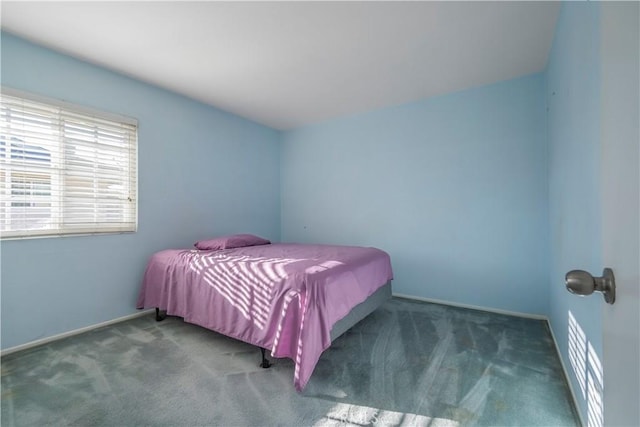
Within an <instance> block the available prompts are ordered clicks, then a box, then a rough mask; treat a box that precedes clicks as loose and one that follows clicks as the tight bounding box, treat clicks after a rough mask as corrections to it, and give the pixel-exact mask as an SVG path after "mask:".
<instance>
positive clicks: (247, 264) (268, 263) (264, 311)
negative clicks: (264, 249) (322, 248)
mask: <svg viewBox="0 0 640 427" xmlns="http://www.w3.org/2000/svg"><path fill="white" fill-rule="evenodd" d="M295 261H296V260H293V259H276V258H261V257H251V256H241V257H237V256H235V257H233V258H231V257H226V256H224V255H223V254H209V253H200V252H197V251H194V252H190V253H189V268H190V269H191V270H192V271H194V272H195V273H196V274H199V275H202V276H203V279H204V281H205V282H206V283H207V284H208V285H210V286H211V287H212V288H214V289H215V290H216V291H217V292H218V293H219V294H220V295H221V296H222V297H223V298H225V299H226V300H227V301H228V302H229V304H231V305H232V306H233V307H234V308H236V309H237V310H238V311H239V312H240V313H241V314H242V316H243V317H244V318H245V319H247V320H250V321H251V322H253V324H254V325H256V327H258V328H259V329H264V327H265V326H266V324H267V322H268V320H269V319H268V315H269V312H270V310H271V306H272V299H273V290H274V288H275V285H276V284H278V283H280V282H282V281H283V280H285V278H286V277H287V275H286V273H285V269H284V267H285V266H286V265H287V264H290V263H292V262H295Z"/></svg>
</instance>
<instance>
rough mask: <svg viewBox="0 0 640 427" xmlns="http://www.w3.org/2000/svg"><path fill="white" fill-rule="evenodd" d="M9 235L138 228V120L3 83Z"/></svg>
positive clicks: (0, 169) (0, 201)
mask: <svg viewBox="0 0 640 427" xmlns="http://www.w3.org/2000/svg"><path fill="white" fill-rule="evenodd" d="M0 106H1V112H0V235H1V236H2V238H17V237H31V236H58V235H69V234H94V233H120V232H130V231H135V230H136V227H137V218H138V216H137V197H136V193H137V145H138V140H137V122H136V121H135V120H133V119H130V118H127V117H120V116H116V115H112V114H108V113H102V112H95V111H90V110H89V109H86V108H83V107H78V106H73V105H70V104H66V103H63V102H60V101H52V100H45V99H43V98H39V97H35V96H33V95H28V94H24V93H20V92H18V91H15V90H13V89H8V88H2V97H1V98H0Z"/></svg>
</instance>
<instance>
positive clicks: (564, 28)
mask: <svg viewBox="0 0 640 427" xmlns="http://www.w3.org/2000/svg"><path fill="white" fill-rule="evenodd" d="M599 46H600V5H599V4H598V3H594V2H576V3H571V2H569V3H563V4H562V7H561V10H560V16H559V18H558V24H557V28H556V34H555V39H554V43H553V47H552V50H551V53H550V56H549V63H548V67H547V88H546V92H547V100H548V144H549V218H550V221H549V222H550V236H551V238H550V239H551V246H550V248H551V266H550V279H549V281H550V286H551V288H550V291H549V294H550V312H549V319H550V322H551V326H552V329H553V332H554V335H555V337H556V340H557V342H558V345H559V348H560V353H561V356H562V358H563V360H564V363H565V366H566V368H567V370H568V371H569V372H570V374H569V378H570V380H571V382H572V385H573V389H574V391H575V392H576V396H577V397H578V403H579V406H580V411H581V412H582V414H583V416H584V415H585V414H586V413H587V410H586V399H585V398H584V396H582V394H581V391H580V390H581V388H580V386H579V384H578V382H577V380H576V376H575V374H574V372H573V369H572V367H571V362H570V359H569V352H568V340H569V334H568V327H569V322H568V316H569V312H571V313H572V314H573V316H574V317H575V319H576V321H577V327H579V328H580V329H582V331H584V333H585V335H586V339H587V340H588V341H589V342H590V343H591V345H592V347H593V349H594V350H595V351H596V353H597V355H598V357H599V358H600V360H601V359H602V305H603V299H602V298H601V297H600V296H599V295H597V296H591V297H589V298H580V297H576V296H572V295H571V294H569V293H568V292H567V291H566V289H565V287H564V275H565V273H566V272H567V271H569V270H573V269H582V270H587V271H590V272H591V273H593V274H595V275H600V273H601V272H602V268H603V261H602V249H601V246H602V239H601V223H602V213H601V207H600V203H601V195H600V173H601V172H600V171H601V164H600V163H601V145H600V144H601V142H600V123H601V122H600V120H601V116H600V108H601V99H600V87H601V84H600V83H601V82H600V52H599ZM636 326H637V325H636ZM582 356H584V354H583V355H582ZM584 419H585V420H586V417H585V418H584Z"/></svg>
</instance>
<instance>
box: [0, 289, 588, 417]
mask: <svg viewBox="0 0 640 427" xmlns="http://www.w3.org/2000/svg"><path fill="white" fill-rule="evenodd" d="M259 359H260V352H259V351H258V350H257V349H256V348H255V347H252V346H250V345H247V344H244V343H241V342H238V341H235V340H232V339H229V338H226V337H224V336H221V335H218V334H216V333H214V332H211V331H208V330H206V329H203V328H200V327H198V326H194V325H190V324H186V323H184V322H183V321H182V320H181V319H179V318H167V319H166V320H165V321H163V322H160V323H158V322H156V321H155V320H154V316H153V315H149V316H144V317H141V318H137V319H133V320H129V321H126V322H122V323H118V324H116V325H112V326H108V327H105V328H101V329H97V330H94V331H92V332H88V333H85V334H82V335H78V336H74V337H71V338H67V339H65V340H61V341H57V342H55V343H51V344H49V345H45V346H41V347H37V348H33V349H30V350H25V351H22V352H18V353H14V354H11V355H9V356H5V357H3V358H2V361H1V362H2V418H1V422H2V426H6V427H8V426H43V425H77V426H90V425H105V426H141V425H165V426H213V425H215V426H258V425H290V426H306V425H351V426H354V425H356V426H357V425H376V426H391V425H403V426H418V425H424V426H427V425H428V426H440V425H454V426H457V425H486V426H498V425H505V426H512V425H519V426H523V425H532V426H570V425H571V426H572V425H579V420H578V417H577V414H576V412H575V409H574V407H573V403H572V401H571V397H570V394H569V390H568V387H567V384H566V381H565V379H564V376H563V373H562V368H561V365H560V361H559V359H558V356H557V354H556V352H555V348H554V345H553V342H552V339H551V336H550V333H549V331H548V328H547V325H546V323H545V322H543V321H540V320H531V319H523V318H518V317H511V316H505V315H498V314H492V313H486V312H481V311H474V310H467V309H461V308H455V307H448V306H443V305H437V304H429V303H424V302H416V301H410V300H405V299H398V298H394V299H393V300H391V301H390V302H388V303H387V304H385V305H384V306H383V307H382V308H381V309H379V310H378V311H376V312H374V313H373V314H372V315H371V316H369V317H368V318H366V319H365V320H363V321H362V322H360V323H359V324H358V325H356V326H355V327H354V328H353V329H352V330H350V331H349V332H347V333H346V334H345V335H343V336H342V337H340V338H339V339H338V340H336V342H335V343H334V344H333V346H332V347H331V348H330V349H329V350H327V351H326V352H325V353H324V354H323V355H322V358H321V359H320V362H319V363H318V366H317V367H316V370H315V371H314V374H313V376H312V377H311V381H310V382H309V384H308V386H307V388H306V389H305V390H304V392H303V393H296V391H295V389H294V387H293V363H292V362H291V361H290V360H286V359H277V360H273V362H274V364H273V366H272V367H271V368H270V369H262V368H260V367H258V363H259Z"/></svg>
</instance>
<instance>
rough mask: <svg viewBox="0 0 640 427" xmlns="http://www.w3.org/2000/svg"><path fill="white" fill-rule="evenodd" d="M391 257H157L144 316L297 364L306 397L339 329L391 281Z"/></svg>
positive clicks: (313, 248) (273, 252) (265, 252)
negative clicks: (151, 311)
mask: <svg viewBox="0 0 640 427" xmlns="http://www.w3.org/2000/svg"><path fill="white" fill-rule="evenodd" d="M392 276H393V273H392V269H391V261H390V258H389V255H388V254H387V253H386V252H384V251H381V250H379V249H375V248H363V247H354V246H328V245H300V244H271V245H262V246H251V247H245V248H236V249H226V250H221V251H213V252H212V251H199V250H165V251H162V252H158V253H156V254H155V255H153V256H152V258H151V260H150V261H149V264H148V266H147V270H146V272H145V275H144V281H143V285H142V289H141V290H140V296H139V297H138V302H137V307H138V308H152V307H158V308H160V309H162V310H167V313H168V314H170V315H175V316H180V317H183V318H184V320H185V321H187V322H190V323H194V324H197V325H200V326H203V327H205V328H207V329H211V330H214V331H217V332H220V333H222V334H224V335H227V336H230V337H233V338H236V339H239V340H242V341H245V342H248V343H251V344H254V345H257V346H260V347H263V348H266V349H270V350H271V355H272V356H274V357H288V358H291V359H292V360H293V361H294V362H295V374H294V384H295V387H296V389H297V390H302V389H303V388H304V386H305V385H306V384H307V382H308V381H309V378H310V377H311V373H312V372H313V369H314V367H315V365H316V363H317V362H318V359H319V358H320V355H321V354H322V352H323V351H324V350H326V349H327V348H328V347H329V345H330V344H331V339H330V332H331V328H332V327H333V325H334V324H335V323H336V322H337V321H338V320H340V319H342V318H343V317H344V316H345V315H347V314H348V313H349V311H350V310H351V309H352V308H353V307H354V306H356V305H357V304H359V303H361V302H362V301H364V300H365V299H366V298H367V297H368V296H369V295H371V294H373V293H374V292H375V291H376V290H377V289H378V288H380V287H381V286H382V285H384V284H385V283H387V282H388V281H389V280H391V279H392Z"/></svg>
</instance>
